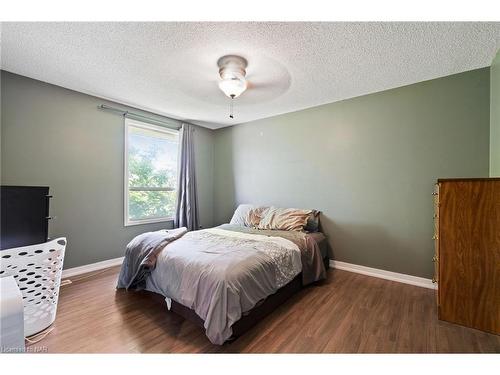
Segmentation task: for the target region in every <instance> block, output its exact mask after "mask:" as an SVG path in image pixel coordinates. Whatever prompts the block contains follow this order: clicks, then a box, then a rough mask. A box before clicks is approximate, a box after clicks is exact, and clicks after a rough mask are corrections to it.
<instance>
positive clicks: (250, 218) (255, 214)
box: [245, 207, 269, 228]
mask: <svg viewBox="0 0 500 375" xmlns="http://www.w3.org/2000/svg"><path fill="white" fill-rule="evenodd" d="M268 209H269V207H254V208H252V209H251V210H250V211H248V215H247V217H246V219H245V225H246V226H247V227H251V228H258V227H259V224H260V221H261V220H262V218H263V217H264V215H265V214H266V212H267V210H268Z"/></svg>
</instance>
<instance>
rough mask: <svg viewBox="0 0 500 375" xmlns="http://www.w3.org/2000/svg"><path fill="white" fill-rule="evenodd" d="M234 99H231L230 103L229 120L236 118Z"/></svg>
mask: <svg viewBox="0 0 500 375" xmlns="http://www.w3.org/2000/svg"><path fill="white" fill-rule="evenodd" d="M233 100H234V99H233V98H231V101H230V102H229V118H234V116H233V109H234V108H233Z"/></svg>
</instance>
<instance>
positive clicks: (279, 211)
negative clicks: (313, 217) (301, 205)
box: [257, 207, 312, 231]
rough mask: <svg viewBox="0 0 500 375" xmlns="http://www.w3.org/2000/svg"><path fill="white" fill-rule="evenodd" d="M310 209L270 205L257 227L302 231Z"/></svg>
mask: <svg viewBox="0 0 500 375" xmlns="http://www.w3.org/2000/svg"><path fill="white" fill-rule="evenodd" d="M311 212H312V210H301V209H297V208H277V207H270V208H269V209H267V210H266V211H265V214H264V216H263V217H262V219H261V220H260V222H259V225H258V227H257V228H259V229H276V230H294V231H303V230H304V227H305V225H306V224H307V220H308V219H309V215H310V214H311Z"/></svg>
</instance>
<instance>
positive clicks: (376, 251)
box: [214, 68, 490, 278]
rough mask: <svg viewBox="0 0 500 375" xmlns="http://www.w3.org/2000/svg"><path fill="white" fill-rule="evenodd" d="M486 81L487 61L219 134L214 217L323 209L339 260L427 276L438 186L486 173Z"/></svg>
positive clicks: (223, 218)
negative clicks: (243, 208) (242, 207)
mask: <svg viewBox="0 0 500 375" xmlns="http://www.w3.org/2000/svg"><path fill="white" fill-rule="evenodd" d="M489 83H490V76H489V68H484V69H480V70H474V71H470V72H466V73H462V74H457V75H453V76H448V77H444V78H440V79H435V80H431V81H426V82H421V83H418V84H414V85H410V86H405V87H401V88H397V89H393V90H388V91H384V92H379V93H375V94H371V95H366V96H362V97H357V98H354V99H349V100H344V101H340V102H336V103H332V104H327V105H323V106H320V107H315V108H310V109H306V110H303V111H299V112H294V113H289V114H284V115H280V116H276V117H272V118H268V119H264V120H259V121H254V122H251V123H247V124H243V125H238V126H233V127H229V128H224V129H220V130H217V131H216V133H215V188H214V193H215V196H214V197H215V199H214V208H215V211H214V218H215V223H216V224H217V223H223V222H227V221H228V220H229V218H230V217H231V214H232V212H233V210H234V207H235V206H236V205H237V204H238V203H256V204H269V205H270V204H273V205H278V206H283V207H303V208H315V209H319V210H321V211H322V212H323V215H322V218H321V221H322V225H323V228H324V231H325V233H326V234H327V235H328V237H329V242H330V245H331V247H332V249H333V256H334V257H335V259H337V260H340V261H345V262H349V263H354V264H360V265H365V266H369V267H375V268H380V269H385V270H389V271H395V272H401V273H406V274H410V275H416V276H422V277H427V278H430V277H431V276H432V272H433V271H432V269H433V267H432V262H431V258H432V255H433V251H434V249H433V241H432V240H431V237H432V235H433V218H432V217H433V205H432V195H431V193H432V191H433V184H434V182H435V181H436V179H437V178H438V177H486V176H488V168H489V117H490V113H489V111H490V110H489V95H490V88H489ZM334 89H335V85H334V84H333V83H332V90H334Z"/></svg>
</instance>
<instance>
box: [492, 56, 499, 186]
mask: <svg viewBox="0 0 500 375" xmlns="http://www.w3.org/2000/svg"><path fill="white" fill-rule="evenodd" d="M490 74H491V79H490V82H491V83H490V85H491V87H490V90H491V93H490V177H500V50H499V51H498V52H497V55H496V57H495V59H494V60H493V63H492V64H491V70H490Z"/></svg>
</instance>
